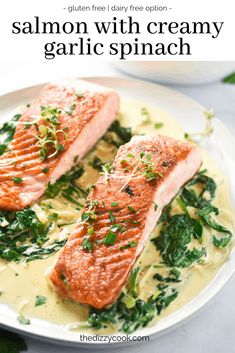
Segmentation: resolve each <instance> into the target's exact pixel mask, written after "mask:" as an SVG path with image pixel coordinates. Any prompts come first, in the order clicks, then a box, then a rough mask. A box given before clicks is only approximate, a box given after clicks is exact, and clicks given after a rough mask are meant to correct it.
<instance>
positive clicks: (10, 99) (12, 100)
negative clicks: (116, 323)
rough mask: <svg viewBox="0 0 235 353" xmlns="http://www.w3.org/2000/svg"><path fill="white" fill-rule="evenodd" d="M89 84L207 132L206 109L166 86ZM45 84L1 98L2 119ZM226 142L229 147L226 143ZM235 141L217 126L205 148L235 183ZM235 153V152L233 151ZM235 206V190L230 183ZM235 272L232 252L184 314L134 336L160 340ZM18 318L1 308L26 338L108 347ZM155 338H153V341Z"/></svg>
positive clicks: (114, 81)
mask: <svg viewBox="0 0 235 353" xmlns="http://www.w3.org/2000/svg"><path fill="white" fill-rule="evenodd" d="M87 79H88V80H89V81H92V82H95V83H99V84H102V85H106V86H108V87H111V88H113V89H115V90H116V91H117V92H118V93H119V94H120V95H121V97H123V98H125V99H137V100H141V101H144V102H146V103H149V104H151V105H156V106H158V107H160V108H162V109H163V110H165V111H167V112H169V113H170V114H171V115H172V116H174V117H175V118H176V119H177V120H178V121H179V122H180V123H181V124H182V125H183V126H184V129H185V130H186V131H189V132H190V131H201V130H202V129H203V128H204V118H203V112H204V110H205V109H204V108H203V107H202V106H200V105H199V104H198V103H196V102H195V101H193V100H192V99H190V98H188V97H186V96H184V95H182V94H180V93H178V92H177V91H174V90H171V89H169V88H166V87H164V86H160V85H156V84H152V83H147V82H144V81H139V80H131V79H119V78H107V77H95V78H87ZM43 85H44V84H40V85H37V86H33V87H27V88H23V89H21V90H18V91H14V92H11V93H7V94H5V95H3V96H1V97H0V119H1V120H2V121H3V120H7V118H8V115H9V118H10V113H11V111H12V110H14V108H15V107H17V106H18V105H20V104H23V103H28V102H30V101H32V99H33V98H35V97H36V96H37V94H38V93H39V91H40V90H41V88H42V86H43ZM225 141H226V143H225ZM234 146H235V144H234V139H233V137H232V135H231V134H230V133H229V131H228V130H227V129H226V127H225V126H224V125H222V123H220V122H219V121H216V122H215V135H214V137H213V138H211V139H209V140H208V141H207V143H206V145H205V146H204V147H205V148H206V149H207V150H208V152H209V153H210V154H211V155H212V156H213V157H214V159H216V161H217V164H219V165H220V166H221V168H223V170H224V171H225V172H226V173H227V176H228V177H229V179H230V180H231V181H232V180H234V179H235V160H234V158H235V153H234V148H235V147H234ZM232 149H233V150H232ZM230 186H231V191H232V194H233V202H234V205H235V196H234V195H235V187H234V183H232V182H231V183H230ZM234 269H235V252H232V254H231V255H230V257H229V259H228V260H227V262H226V263H225V264H224V265H223V266H222V268H221V269H220V271H219V272H218V274H217V275H216V277H215V278H214V279H213V281H212V282H211V283H210V284H209V285H208V286H207V288H205V289H204V290H203V291H202V292H201V293H200V294H199V295H198V296H197V297H195V298H194V299H193V300H191V301H190V302H189V303H188V304H186V305H185V306H184V307H182V308H181V309H180V310H178V311H176V312H174V313H173V314H171V315H169V316H168V317H166V318H164V319H162V320H161V321H159V322H158V323H157V324H156V325H154V326H152V327H147V328H144V329H141V330H139V331H138V332H137V331H136V332H135V333H134V335H136V334H138V335H149V336H154V337H157V336H158V335H160V334H163V333H166V332H168V331H169V330H172V329H174V328H175V327H176V326H177V325H179V324H180V323H182V322H183V321H184V320H186V319H187V318H190V317H191V316H192V315H193V314H194V313H196V312H197V311H198V310H199V309H201V308H202V307H203V306H205V304H206V303H207V302H208V301H209V300H210V299H212V298H213V297H214V296H215V294H216V293H218V291H219V290H220V289H221V288H222V287H223V286H224V284H225V283H226V282H227V281H228V279H229V278H230V277H231V275H232V274H233V272H234ZM16 317H17V314H16V313H15V312H14V311H13V310H11V309H10V308H9V307H8V306H6V305H3V304H2V305H0V324H1V325H2V326H3V327H5V328H7V329H10V330H15V331H20V332H22V333H24V334H26V335H30V336H34V337H35V338H39V339H43V340H46V341H51V342H53V341H54V342H56V343H60V344H64V345H72V346H76V347H78V346H79V347H80V346H94V347H97V344H98V345H99V347H100V346H102V345H103V344H104V343H101V342H97V343H83V342H81V341H80V336H79V334H78V333H72V332H70V331H68V330H66V329H64V328H63V327H62V326H59V325H54V324H51V323H48V322H46V321H42V320H38V319H31V325H28V326H22V325H20V324H19V323H18V322H17V320H16ZM152 338H153V337H152Z"/></svg>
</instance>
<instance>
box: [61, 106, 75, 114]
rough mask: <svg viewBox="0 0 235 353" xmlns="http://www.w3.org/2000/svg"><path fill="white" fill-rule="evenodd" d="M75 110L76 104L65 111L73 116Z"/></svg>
mask: <svg viewBox="0 0 235 353" xmlns="http://www.w3.org/2000/svg"><path fill="white" fill-rule="evenodd" d="M75 108H76V104H72V105H70V106H69V107H65V108H64V111H65V113H66V114H68V115H72V114H73V111H74V109H75Z"/></svg>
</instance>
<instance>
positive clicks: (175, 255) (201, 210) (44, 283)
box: [0, 86, 234, 333]
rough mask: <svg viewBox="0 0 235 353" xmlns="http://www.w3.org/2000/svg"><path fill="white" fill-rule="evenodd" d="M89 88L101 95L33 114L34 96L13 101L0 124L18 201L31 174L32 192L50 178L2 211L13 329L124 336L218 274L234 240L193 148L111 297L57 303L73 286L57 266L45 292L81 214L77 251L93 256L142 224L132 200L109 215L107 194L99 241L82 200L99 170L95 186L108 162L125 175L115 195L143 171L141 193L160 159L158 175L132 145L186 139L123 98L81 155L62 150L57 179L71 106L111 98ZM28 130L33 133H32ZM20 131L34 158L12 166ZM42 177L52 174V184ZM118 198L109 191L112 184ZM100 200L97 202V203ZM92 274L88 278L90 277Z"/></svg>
mask: <svg viewBox="0 0 235 353" xmlns="http://www.w3.org/2000/svg"><path fill="white" fill-rule="evenodd" d="M80 88H81V86H80ZM49 92H50V89H49ZM49 92H47V94H49ZM99 94H100V95H101V96H99V99H98V101H97V97H96V95H93V94H92V93H89V92H88V91H86V90H85V89H79V87H76V89H71V88H69V89H68V93H66V98H64V102H65V104H62V105H60V106H55V105H53V107H52V106H45V105H44V106H41V107H39V108H40V109H39V110H38V112H37V114H34V115H33V116H34V117H33V118H31V112H32V111H35V102H33V103H30V104H29V105H30V106H23V107H19V108H17V110H16V112H15V114H14V117H13V119H12V120H11V121H9V122H6V123H5V124H3V126H2V127H1V129H0V134H1V145H0V151H1V152H0V153H1V156H0V168H1V170H3V171H4V168H5V170H7V171H8V173H13V171H14V175H13V174H11V176H12V177H11V180H10V181H9V179H7V175H6V174H5V175H4V176H3V179H4V183H8V182H9V185H11V187H12V190H13V189H14V190H18V194H19V195H21V196H22V197H23V200H24V202H26V201H27V200H29V199H27V198H26V199H25V198H24V194H25V193H24V192H22V190H26V191H27V188H28V187H30V180H29V178H28V175H29V171H31V174H32V175H34V177H35V178H36V179H35V180H37V182H40V183H41V184H40V187H43V188H44V186H42V185H44V184H43V183H42V181H44V180H48V181H49V182H48V183H45V190H44V189H43V192H42V195H39V194H37V195H39V196H38V197H35V198H34V199H33V200H32V199H30V200H31V201H30V202H28V203H27V205H25V206H23V207H21V205H20V204H19V203H18V205H19V207H18V209H14V210H13V209H11V210H10V209H8V210H6V209H4V208H3V206H1V209H2V210H1V212H0V258H1V260H0V269H1V271H0V291H1V297H0V301H1V303H6V304H8V305H10V306H11V307H12V308H14V309H15V311H16V320H17V319H18V320H19V322H20V323H21V324H22V325H26V324H27V325H29V324H30V323H31V322H32V323H33V320H34V318H41V319H44V320H47V321H49V322H54V323H57V324H63V325H66V327H67V328H68V329H69V330H73V331H78V332H90V333H110V332H117V331H122V332H125V333H131V332H133V331H135V330H136V329H138V328H141V327H145V326H147V325H152V324H154V323H155V322H156V321H158V320H160V319H162V318H163V317H165V316H167V315H169V314H170V313H172V312H174V311H175V310H177V309H179V308H181V307H182V306H183V305H185V304H186V303H187V302H188V301H190V300H191V299H192V298H193V297H195V296H196V295H197V294H198V293H199V292H201V291H202V290H203V289H204V288H205V287H206V285H207V284H208V283H209V282H210V281H211V280H212V278H213V277H214V276H215V274H216V273H217V272H218V270H219V268H220V267H221V265H222V264H223V263H224V261H225V260H226V259H227V257H228V255H229V253H230V250H231V248H232V246H233V232H234V223H233V218H234V210H233V209H232V205H231V200H230V195H229V188H228V185H227V182H226V179H225V177H224V176H223V174H222V173H221V172H220V171H219V170H218V168H217V167H216V166H215V165H214V163H213V162H212V161H211V160H210V158H209V157H208V156H207V154H206V153H205V152H204V151H203V150H201V149H200V153H201V156H202V165H201V167H200V169H199V170H198V171H197V172H196V174H195V175H194V176H192V178H191V179H190V180H188V181H187V183H186V184H185V185H183V186H182V187H181V188H180V190H179V191H178V192H177V195H176V196H175V197H174V198H173V200H171V201H170V203H168V204H167V205H166V207H165V208H164V209H163V211H162V212H161V216H160V218H159V219H158V222H157V224H156V226H155V228H154V230H153V231H152V232H151V235H150V236H149V239H148V241H147V243H146V246H145V248H144V249H143V251H142V253H141V254H139V256H138V257H137V258H136V261H135V263H134V264H133V265H134V266H133V268H132V269H131V271H130V273H129V274H128V278H126V280H125V285H124V286H123V287H122V288H121V292H120V293H119V295H118V297H117V299H115V301H114V302H112V303H110V304H109V305H106V306H105V307H103V308H101V309H99V308H97V307H95V306H90V305H81V304H79V303H77V302H75V301H73V300H71V298H70V299H68V298H66V291H68V292H69V291H70V289H71V288H70V285H71V284H70V282H69V280H68V278H67V273H66V271H64V272H63V271H61V272H60V281H61V283H62V285H61V286H60V287H61V290H62V291H61V292H58V291H56V290H55V287H54V285H52V283H51V279H50V278H51V273H52V270H53V268H54V266H55V264H56V262H57V261H58V256H59V254H61V253H62V252H63V249H65V248H66V246H67V245H66V243H67V244H68V242H69V241H68V240H67V239H68V238H70V237H71V233H73V232H74V230H75V229H76V227H77V224H78V223H77V222H78V221H79V219H80V222H83V225H84V224H85V225H86V226H87V227H86V228H87V233H86V234H84V235H83V238H82V242H81V245H80V249H81V252H82V254H84V258H85V257H86V256H91V254H94V249H95V248H98V247H102V248H103V249H106V251H107V254H110V253H112V251H113V250H112V249H113V248H114V247H115V244H119V243H118V241H119V239H122V237H124V235H125V232H127V231H128V230H129V229H130V223H131V226H132V227H133V229H137V230H138V227H139V228H140V227H141V225H140V224H138V220H137V221H135V218H136V217H137V214H136V211H137V210H136V209H135V207H133V206H132V205H130V204H128V205H126V206H125V207H122V209H120V211H119V212H120V214H122V215H123V218H122V217H120V216H119V215H118V210H119V205H118V200H115V201H113V202H112V204H110V205H109V206H108V207H109V209H108V210H107V212H108V218H107V219H106V218H105V220H104V227H105V229H106V230H107V231H106V233H105V236H104V237H103V238H102V239H100V240H99V241H98V242H97V239H96V236H95V234H96V233H95V232H96V231H97V229H96V219H97V217H101V216H102V213H99V212H101V211H100V210H101V208H98V204H97V202H95V201H97V200H95V199H92V204H91V199H90V196H89V195H91V194H92V192H94V191H95V185H96V182H97V180H98V178H99V177H100V175H101V180H103V181H102V182H103V183H108V182H109V178H111V176H112V173H113V168H114V170H115V168H118V169H116V171H115V173H117V176H118V175H119V174H118V173H120V175H122V177H123V175H127V178H126V179H125V180H126V181H125V183H122V184H121V185H120V193H126V195H127V196H128V197H130V199H131V197H132V196H133V194H134V193H135V178H137V179H136V183H137V180H138V178H143V182H144V183H146V188H147V189H148V188H150V186H151V185H152V184H151V183H155V182H160V181H161V178H163V177H164V165H165V164H164V165H163V166H162V168H163V170H160V169H159V170H158V171H156V170H155V169H154V168H155V164H154V163H155V160H154V158H155V157H154V149H153V150H151V151H148V152H143V151H142V150H141V147H139V146H141V144H139V140H142V139H147V140H149V141H155V139H157V138H158V135H159V134H161V135H162V136H163V137H162V141H167V139H170V138H174V139H177V140H178V141H179V144H180V145H181V144H182V145H183V141H185V134H184V131H183V130H182V128H181V127H180V126H179V125H178V124H177V122H176V121H175V120H174V119H173V118H172V117H171V116H169V115H168V114H167V113H166V112H164V111H162V110H161V109H159V108H157V107H153V106H149V105H146V104H145V103H144V102H138V101H123V100H122V101H121V106H120V110H119V112H118V114H117V116H116V120H114V121H113V122H111V123H110V124H111V125H110V124H109V125H110V126H109V127H108V129H107V131H106V128H105V131H104V133H101V136H100V137H97V136H98V135H97V136H96V137H97V139H98V141H97V142H96V143H95V145H94V147H93V148H91V149H90V151H89V152H88V153H86V155H85V156H84V157H83V158H82V159H81V157H79V156H76V155H73V153H72V155H70V157H71V156H72V157H73V158H72V157H71V158H72V159H70V162H71V166H72V169H71V170H70V171H68V172H66V173H65V174H63V175H59V174H58V173H57V174H56V176H55V174H53V172H52V170H54V168H56V167H55V164H56V163H57V164H59V163H60V158H63V156H65V154H66V153H67V151H68V150H67V146H68V144H73V143H76V136H77V135H76V134H79V131H80V130H79V129H78V128H77V127H76V126H77V125H76V115H77V114H78V113H79V112H80V110H79V109H80V108H79V106H80V105H81V102H84V101H86V100H88V101H89V102H93V103H94V102H96V110H94V112H93V114H99V111H100V109H102V107H103V106H104V102H106V103H107V102H109V101H107V99H111V100H112V109H113V108H114V103H113V102H116V96H115V95H114V96H113V94H111V96H110V91H107V92H106V91H105V90H103V89H102V90H101V91H100V93H99ZM52 97H53V96H52ZM110 97H111V98H110ZM26 103H29V102H26ZM99 103H100V105H99ZM30 109H31V110H30ZM105 109H108V111H109V104H107V105H105ZM105 112H106V113H107V111H106V110H105ZM67 116H68V117H69V121H73V122H74V129H73V130H71V129H70V130H69V131H68V130H67V129H66V121H67ZM96 116H97V115H96ZM107 116H108V113H107ZM114 116H115V113H114ZM103 117H104V115H103ZM88 121H89V119H88ZM91 121H92V119H91V120H90V122H91ZM86 123H87V122H86ZM107 125H108V124H107ZM21 129H22V130H23V132H24V136H27V138H25V139H24V141H21V140H20V134H18V135H17V132H18V131H21ZM30 129H31V130H32V131H34V134H33V135H31V137H30V131H31V130H30ZM70 131H72V135H70ZM81 131H82V130H81ZM80 133H81V132H80ZM93 133H94V130H93V129H91V130H90V131H89V133H88V135H87V136H90V139H92V141H95V136H92V134H93ZM165 136H168V137H165ZM186 137H187V138H188V137H189V136H188V135H186ZM28 138H29V139H30V138H32V139H36V140H35V146H36V147H35V149H34V150H32V151H31V153H32V160H33V161H34V162H33V163H32V164H31V165H29V164H27V160H24V161H22V157H21V156H20V154H19V153H18V154H17V152H16V151H17V149H18V150H19V149H20V148H21V147H22V145H21V144H22V143H26V142H27V141H28ZM14 140H15V141H17V143H16V142H14ZM129 141H136V142H135V143H136V144H137V145H136V146H138V147H137V148H140V150H138V153H137V154H136V151H134V152H133V148H132V146H131V144H130V142H129ZM28 142H29V141H28ZM28 142H27V143H28ZM93 144H94V142H93ZM125 144H127V145H125ZM20 146H21V147H20ZM125 146H130V147H129V148H130V151H129V153H127V154H126V156H125V158H123V156H122V157H121V158H120V159H118V158H119V157H118V155H120V154H119V152H118V150H119V149H120V148H121V149H120V151H124V149H123V148H125ZM151 149H152V147H151ZM131 150H132V152H131ZM134 154H135V156H134ZM115 157H116V159H115ZM137 157H138V158H137ZM114 160H116V162H114V166H113V164H112V163H113V161H114ZM53 161H54V162H53ZM67 161H68V159H67ZM168 162H169V163H170V157H169V158H168ZM4 163H5V166H4V165H3V164H4ZM24 163H25V164H24ZM115 163H118V167H117V166H115ZM164 163H166V161H164ZM23 164H24V165H23ZM35 166H36V167H35ZM67 167H68V165H67ZM17 168H18V169H17ZM38 168H40V170H39V169H38ZM165 168H167V166H166V165H165ZM24 170H25V174H24ZM64 170H65V169H64ZM19 171H20V172H19ZM26 171H27V173H26ZM3 174H4V173H3ZM8 175H9V174H8ZM52 175H54V178H55V179H56V180H55V179H50V178H51V176H52ZM4 183H2V185H3V184H4ZM34 184H35V182H34ZM104 185H108V184H104ZM153 185H154V184H153ZM147 189H146V190H147ZM92 190H93V191H92ZM37 192H38V189H37ZM93 195H95V194H93ZM7 196H8V195H7V194H6V196H5V197H6V198H7ZM21 196H20V197H21ZM30 197H31V198H32V195H31V196H30ZM116 197H117V198H118V197H119V191H117V192H116ZM133 197H134V196H133ZM25 200H26V201H25ZM84 206H85V209H84ZM12 207H13V206H12ZM15 207H16V206H15ZM99 207H102V204H99ZM103 207H105V208H107V203H106V204H105V205H103ZM158 207H160V203H159V204H158V202H157V200H155V202H153V203H152V206H151V212H152V214H153V215H154V214H155V213H157V212H159V210H158ZM124 209H125V212H124ZM152 219H154V217H153V218H152ZM133 234H134V233H133ZM137 241H138V240H136V239H129V240H128V242H126V243H125V244H123V245H122V246H120V247H119V249H118V252H119V253H120V254H124V253H125V252H128V253H129V251H135V249H137V246H138V244H137ZM81 261H82V257H81ZM114 263H115V262H114ZM106 266H108V264H106ZM120 266H121V264H120ZM96 280H97V282H96V283H98V281H99V279H96ZM15 288H17V293H16V291H15ZM65 289H66V290H65ZM96 290H97V291H98V288H97V289H96Z"/></svg>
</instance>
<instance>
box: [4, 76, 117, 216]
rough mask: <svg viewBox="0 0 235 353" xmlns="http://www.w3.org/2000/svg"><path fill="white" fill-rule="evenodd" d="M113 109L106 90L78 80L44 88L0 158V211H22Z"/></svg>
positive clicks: (80, 153)
mask: <svg viewBox="0 0 235 353" xmlns="http://www.w3.org/2000/svg"><path fill="white" fill-rule="evenodd" d="M118 109H119V97H118V95H117V93H115V92H113V91H111V90H109V89H108V88H106V87H102V86H99V85H95V84H92V83H89V82H86V81H82V80H76V81H69V82H65V83H64V82H62V83H59V84H48V85H47V86H45V87H44V89H43V90H42V92H41V94H40V95H39V97H38V98H37V99H35V100H34V101H33V103H32V104H31V105H30V107H29V108H28V109H27V110H26V111H25V112H24V113H23V115H22V117H21V118H20V120H19V121H18V124H17V127H16V131H15V134H14V138H13V141H12V142H11V144H10V146H9V148H8V150H7V151H6V152H5V153H4V154H3V155H2V156H1V157H0V209H5V210H19V209H23V208H24V207H26V206H28V205H29V204H31V203H32V202H34V201H35V200H37V199H38V198H39V197H41V196H42V195H43V193H44V192H45V189H46V187H47V184H48V183H49V182H50V183H51V184H53V183H55V181H56V180H57V179H58V178H60V177H61V176H62V175H63V174H65V173H66V172H67V171H69V170H70V169H71V167H72V166H73V165H74V164H75V162H77V161H78V160H80V159H81V158H82V157H84V155H85V154H86V153H87V152H88V151H89V150H90V148H91V147H92V146H93V145H94V144H95V143H96V142H97V141H98V140H99V139H100V138H101V137H102V135H103V134H104V133H105V132H106V130H107V129H108V127H109V126H110V125H111V123H112V122H113V121H114V119H115V117H116V113H117V111H118Z"/></svg>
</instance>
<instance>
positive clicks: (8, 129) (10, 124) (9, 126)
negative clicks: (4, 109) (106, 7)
mask: <svg viewBox="0 0 235 353" xmlns="http://www.w3.org/2000/svg"><path fill="white" fill-rule="evenodd" d="M20 117H21V114H16V115H14V116H13V118H12V119H11V120H10V121H7V122H6V123H4V124H3V125H2V127H1V128H0V137H1V135H2V138H1V144H0V156H1V155H2V154H3V153H4V152H5V151H6V149H7V145H8V144H9V142H11V141H12V140H13V136H14V134H15V129H16V126H17V121H18V120H19V119H20Z"/></svg>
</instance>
